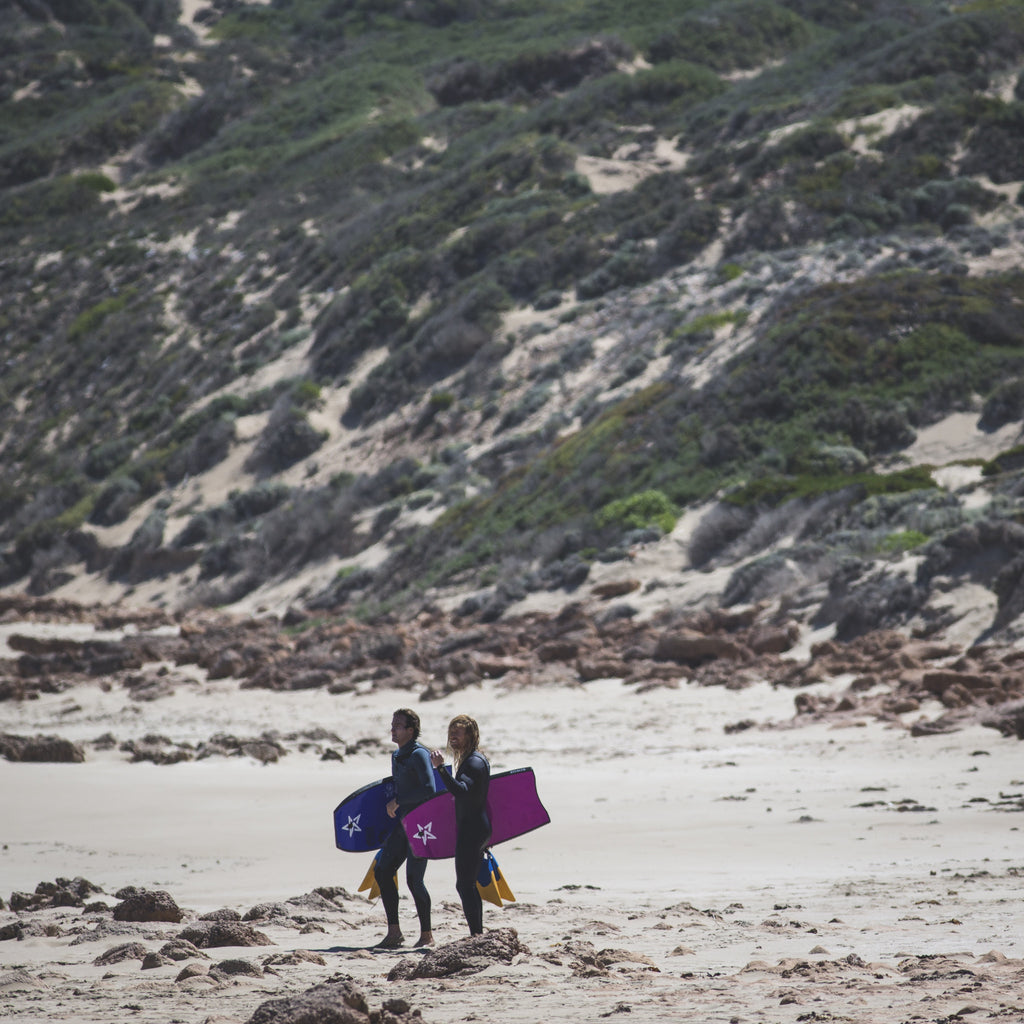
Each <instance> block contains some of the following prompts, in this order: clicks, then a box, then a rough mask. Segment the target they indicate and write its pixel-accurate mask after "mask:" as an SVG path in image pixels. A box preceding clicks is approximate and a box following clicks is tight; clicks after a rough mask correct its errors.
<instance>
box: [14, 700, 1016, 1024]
mask: <svg viewBox="0 0 1024 1024" xmlns="http://www.w3.org/2000/svg"><path fill="white" fill-rule="evenodd" d="M828 685H835V684H823V686H822V689H827V686H828ZM415 702H416V697H415V695H413V694H407V693H403V692H401V691H397V692H384V693H367V694H362V695H360V694H348V695H341V696H330V695H328V694H326V693H324V692H322V691H311V692H300V693H290V694H273V693H270V694H268V693H265V692H261V691H239V690H238V688H237V685H236V684H235V683H234V682H233V681H231V680H223V681H218V682H216V683H200V682H199V681H197V682H196V683H195V684H194V685H186V686H182V687H179V689H178V692H177V693H176V694H175V695H174V696H173V697H169V698H165V699H163V700H158V701H155V702H151V703H143V704H131V703H130V702H128V701H127V700H126V699H125V697H124V694H123V692H121V691H116V690H114V691H110V692H104V691H103V690H102V689H101V687H100V686H98V685H97V686H90V687H85V688H82V687H80V688H77V689H76V690H74V691H70V692H68V693H65V694H60V695H44V696H43V697H42V698H40V699H39V700H37V701H32V702H26V703H24V704H21V705H10V704H8V705H4V706H2V708H0V715H2V718H0V721H2V729H3V731H9V732H16V733H22V734H30V733H35V732H59V733H60V734H61V735H64V736H69V737H71V738H75V739H79V740H88V739H92V738H94V737H96V736H98V735H100V734H101V733H103V732H107V731H109V732H111V733H113V734H114V735H115V736H116V737H117V738H118V739H119V740H123V739H128V738H138V737H141V736H143V735H145V734H146V733H149V732H157V733H161V734H163V735H166V736H169V737H171V738H172V739H189V740H193V741H197V740H200V739H205V738H208V737H209V735H210V734H211V733H212V732H214V731H233V732H235V733H237V734H240V735H242V734H244V735H253V734H258V733H259V732H260V731H262V730H264V729H268V728H275V729H277V730H279V731H280V732H281V733H285V734H287V733H289V732H301V731H303V730H308V729H312V728H314V727H316V726H318V725H319V726H323V727H325V728H328V729H331V730H334V731H335V732H337V734H338V735H339V736H340V737H341V739H342V740H343V741H345V742H351V741H354V740H357V739H360V738H364V737H378V738H380V740H381V741H382V745H381V746H379V747H378V748H377V752H376V753H370V754H359V755H353V756H350V757H348V758H346V760H345V761H344V762H341V763H339V762H336V761H321V760H319V758H318V756H317V753H316V752H314V751H310V752H306V753H299V752H297V751H296V752H293V753H290V754H289V755H288V756H287V757H285V758H284V759H283V760H282V761H281V762H280V763H278V764H276V765H266V766H264V765H259V764H257V763H256V762H254V761H249V760H244V759H236V760H230V761H229V760H225V759H219V758H214V759H209V760H204V761H198V762H192V763H187V764H180V765H175V766H168V767H156V766H153V765H151V764H129V763H127V762H126V761H125V760H124V757H125V755H124V754H121V753H119V752H118V751H116V750H112V751H108V752H106V753H97V752H93V751H91V750H90V754H89V760H88V761H87V762H86V763H85V764H80V765H39V764H36V765H33V764H12V763H7V762H0V788H2V792H3V794H4V798H3V805H4V814H3V825H2V849H0V878H2V879H3V889H4V890H7V891H2V890H0V891H2V894H3V895H4V896H5V897H6V896H7V895H8V893H9V891H10V890H27V891H31V890H32V889H34V887H35V885H36V883H37V882H39V881H44V880H50V881H52V880H53V879H55V878H56V877H61V876H62V877H73V876H75V875H82V876H84V877H86V878H88V879H89V880H90V881H92V882H94V883H96V884H98V885H100V886H102V887H103V889H104V890H105V892H106V893H107V894H109V895H108V896H107V897H105V898H106V899H107V901H108V902H110V903H111V904H113V903H114V902H116V901H115V900H114V899H113V896H112V894H113V893H114V892H115V891H116V890H117V889H118V888H119V887H121V886H123V885H128V884H133V885H138V886H143V887H147V888H159V889H164V890H167V891H168V892H170V893H171V895H172V896H173V897H174V898H175V900H176V901H177V902H178V903H179V905H181V906H182V907H183V908H187V909H188V910H189V911H190V913H191V914H193V915H194V914H199V913H205V912H208V911H211V910H215V909H218V908H221V907H232V908H234V909H236V910H238V911H239V912H240V913H244V912H245V911H246V910H248V908H250V907H251V906H253V905H254V904H257V903H261V902H268V901H278V900H286V899H288V898H291V897H295V896H299V895H302V894H304V893H308V892H310V891H311V890H312V889H313V888H315V887H317V886H326V885H342V886H345V887H346V888H347V889H349V890H350V891H354V890H355V888H356V886H357V885H358V882H359V880H360V879H361V877H362V874H363V872H364V870H365V868H366V866H367V863H368V861H369V857H368V856H361V855H360V856H356V855H349V854H342V853H340V852H338V851H336V850H335V849H334V848H333V837H332V833H331V810H332V809H333V807H334V805H335V804H336V803H337V802H338V800H339V798H340V797H341V796H343V795H344V794H345V793H347V792H349V791H351V790H352V789H355V788H356V787H358V786H359V785H362V784H363V783H365V782H367V781H370V780H372V779H373V778H375V777H379V776H380V775H381V774H383V773H384V772H385V770H386V752H387V749H389V746H388V744H387V742H386V741H387V736H386V727H387V722H388V720H389V717H390V712H391V710H392V709H393V708H394V707H396V706H400V705H402V704H407V703H414V704H415ZM459 710H468V711H470V712H472V713H474V714H475V715H476V716H477V717H478V719H479V720H480V723H481V727H482V730H483V734H484V738H485V741H486V745H487V748H488V751H489V753H490V755H491V759H492V762H493V765H494V767H495V769H496V770H497V769H502V768H507V767H514V766H519V765H524V764H530V765H533V766H534V768H535V770H536V772H537V776H538V779H539V785H540V791H541V795H542V797H543V799H544V800H545V803H546V805H547V806H548V809H549V811H550V812H551V816H552V824H551V825H549V826H548V827H546V828H544V829H542V830H540V831H538V832H536V833H533V834H531V835H529V836H526V837H523V838H522V839H520V840H515V841H513V842H511V843H509V844H506V845H505V846H502V847H499V848H498V850H497V853H498V856H499V859H500V860H501V863H502V865H503V867H504V869H505V872H506V874H507V876H508V878H509V880H510V883H511V885H512V887H513V889H514V890H515V892H516V894H517V896H518V898H519V902H518V903H516V904H515V905H512V906H509V907H506V908H505V909H504V910H498V909H495V908H491V907H488V908H487V910H486V924H487V925H488V926H489V927H497V926H499V925H502V926H505V925H511V926H512V927H514V928H516V929H517V930H518V932H519V934H520V938H521V939H522V940H523V941H524V942H525V943H526V944H527V946H529V948H530V950H531V952H530V954H529V955H526V956H521V957H519V958H517V960H516V961H515V962H513V963H512V964H511V965H502V964H494V965H492V966H491V967H488V968H487V970H485V971H484V972H482V973H481V974H477V975H473V976H471V977H466V978H462V979H458V978H452V979H445V980H440V981H438V980H433V981H429V980H424V981H406V982H388V981H387V980H386V978H385V975H386V973H387V971H388V970H389V969H390V968H391V967H392V966H393V965H394V963H395V962H396V959H397V958H398V957H399V956H400V954H384V955H382V954H371V953H368V952H366V950H365V947H367V946H369V945H371V944H372V943H373V942H374V941H376V939H377V938H379V936H380V934H382V931H381V919H382V912H381V911H380V908H379V906H372V905H370V904H368V903H366V902H365V901H362V900H361V899H359V898H357V899H354V900H342V901H341V905H340V907H339V909H337V910H336V911H333V912H322V913H320V914H317V915H313V917H314V918H315V919H316V922H317V923H316V925H315V927H314V926H312V925H310V926H309V927H311V928H313V930H312V931H309V932H308V933H306V934H303V933H302V932H300V931H299V929H298V928H297V926H295V925H294V924H289V925H288V926H284V925H267V926H264V925H262V924H261V925H260V928H261V930H263V931H264V932H265V933H266V934H267V935H268V936H269V937H270V938H271V940H272V941H273V943H274V946H273V947H256V948H241V949H220V950H217V949H214V950H209V951H208V952H209V954H210V955H211V956H212V957H213V960H214V961H216V960H220V959H224V958H227V957H232V956H234V957H243V958H246V959H248V960H250V961H253V962H255V963H262V962H263V961H264V960H265V959H266V958H267V957H269V956H271V955H273V954H275V953H279V952H281V951H290V950H294V949H309V950H313V951H316V952H317V953H318V954H319V955H320V957H322V959H323V961H324V963H323V965H319V964H315V963H308V962H305V963H302V964H299V965H291V966H281V967H277V968H275V970H276V972H277V973H276V974H274V973H265V974H264V975H263V977H261V978H248V977H243V978H234V979H232V980H231V981H230V982H214V981H212V980H211V979H210V978H206V979H205V980H199V979H193V980H192V981H188V982H177V981H175V978H176V977H177V975H178V973H179V971H180V970H181V967H182V966H183V965H182V964H180V963H177V964H171V965H166V966H162V967H159V968H156V969H153V970H147V971H142V970H141V969H140V965H139V962H138V961H137V960H129V961H125V962H123V963H121V964H118V965H115V966H113V967H97V966H94V965H93V961H94V959H95V958H96V957H97V956H98V955H99V954H100V953H102V952H103V951H104V950H106V949H108V948H110V947H111V946H113V945H116V944H117V943H119V942H124V941H127V939H126V938H125V937H116V938H112V937H110V936H109V935H108V936H106V937H105V938H97V939H96V940H95V941H85V942H79V943H78V944H74V939H73V936H72V934H71V932H70V929H71V928H72V927H74V926H78V927H81V926H82V923H83V918H82V916H81V912H80V911H77V910H73V911H46V912H41V913H37V914H35V915H33V914H29V913H25V914H23V915H22V920H25V921H28V920H32V919H35V920H39V921H43V920H52V921H53V922H55V923H58V924H59V925H60V926H61V928H62V929H63V930H64V932H65V935H64V936H63V937H61V936H53V937H48V936H36V937H27V938H25V939H24V940H23V941H16V940H9V941H6V942H0V1014H3V1015H6V1016H10V1017H12V1019H16V1020H24V1021H43V1020H58V1019H59V1020H63V1021H69V1022H71V1021H94V1020H102V1021H107V1022H113V1024H120V1022H127V1021H129V1020H131V1021H140V1020H141V1021H152V1022H157V1021H160V1022H166V1021H169V1020H183V1021H244V1020H247V1019H248V1017H249V1016H250V1015H251V1013H252V1012H253V1010H254V1009H255V1008H256V1006H257V1005H259V1004H260V1003H261V1002H263V1001H264V1000H265V999H268V998H270V997H271V996H272V995H275V994H280V993H282V992H288V991H298V990H302V989H304V988H307V987H309V986H311V985H313V984H316V983H317V982H321V981H324V980H326V979H327V978H328V977H330V976H331V975H333V974H335V973H338V972H342V973H346V974H351V975H352V976H353V977H355V978H356V979H358V980H359V982H360V984H361V985H362V986H363V987H364V989H365V990H366V991H367V992H368V993H369V994H370V995H371V996H372V997H374V998H377V999H378V1005H379V1001H380V1000H382V999H384V998H388V997H389V996H393V995H401V996H402V997H403V998H406V999H407V1000H408V1001H409V1002H410V1003H411V1004H412V1005H413V1006H415V1007H418V1008H420V1009H421V1010H422V1011H423V1015H424V1019H425V1020H426V1021H428V1022H434V1024H438V1022H446V1021H460V1020H476V1021H482V1020H487V1021H514V1022H524V1024H526V1022H539V1021H592V1020H597V1019H600V1018H602V1017H603V1016H605V1015H618V1014H619V1013H626V1012H627V1010H628V1012H629V1013H630V1018H629V1019H630V1020H641V1021H648V1020H649V1021H674V1020H693V1021H698V1020H699V1021H769V1022H776V1021H779V1022H782V1021H785V1022H788V1021H797V1020H848V1021H857V1022H865V1024H867V1022H872V1024H887V1022H893V1024H896V1022H902V1021H906V1020H910V1019H917V1020H925V1021H940V1020H946V1019H947V1018H948V1017H949V1016H950V1015H951V1014H954V1013H957V1012H959V1011H961V1010H962V1009H963V1008H964V1007H965V1006H968V1005H974V1006H977V1007H980V1008H981V1010H983V1011H984V1013H982V1012H980V1011H979V1016H978V1018H975V1019H991V1018H999V1019H1005V1020H1021V1019H1024V1011H1021V1010H1019V1009H1016V1010H1012V1011H1011V1010H1010V1009H1009V1008H1010V1007H1013V1006H1018V1007H1019V1006H1020V1005H1021V1004H1022V1003H1024V1000H1022V999H1020V997H1019V996H1018V995H1017V993H1019V991H1020V989H1019V983H1020V979H1021V977H1022V976H1024V963H1022V962H1021V959H1020V958H1021V957H1022V955H1024V951H1022V942H1021V937H1020V930H1019V920H1020V915H1019V913H1018V911H1017V907H1018V905H1019V904H1018V896H1019V885H1020V876H1021V873H1024V860H1022V858H1021V855H1020V849H1021V848H1020V831H1019V829H1020V824H1021V817H1020V813H1018V812H1019V811H1020V809H1021V802H1020V794H1021V791H1022V789H1024V747H1022V746H1021V744H1020V743H1019V742H1018V741H1016V740H1008V739H1003V738H1001V737H1000V736H999V735H998V734H997V733H995V732H994V731H991V730H985V729H980V728H975V729H971V730H968V731H965V732H962V733H958V734H954V735H948V736H941V737H930V738H920V739H914V738H911V737H910V736H908V735H907V734H906V733H904V732H901V731H898V730H894V729H885V728H883V727H881V726H879V725H878V724H877V723H873V722H865V723H863V724H862V725H860V726H859V727H851V728H846V729H829V728H828V727H826V726H810V727H805V728H802V729H798V730H797V729H794V730H788V729H782V730H773V731H761V730H757V729H751V730H747V731H744V732H740V733H737V734H734V735H730V734H727V733H726V732H725V729H724V727H725V726H726V725H727V724H729V723H731V722H735V721H737V720H738V719H741V718H755V719H757V720H774V721H776V722H782V721H785V720H788V718H789V717H790V716H791V713H792V694H791V693H788V692H781V691H773V690H771V689H770V688H769V687H767V686H763V687H755V688H753V689H748V690H745V691H739V692H731V691H725V690H721V689H703V690H701V689H698V688H695V687H692V686H688V685H686V684H684V685H682V686H681V687H680V688H678V689H674V688H671V687H667V688H660V689H654V690H650V691H648V692H645V693H638V692H636V691H635V690H634V689H631V688H629V687H626V686H624V685H623V684H622V683H620V682H618V681H616V680H605V681H598V682H595V683H591V684H587V685H586V686H579V687H575V688H566V689H557V690H553V689H543V690H519V691H516V692H510V693H507V692H503V691H502V690H501V688H500V687H499V686H498V685H497V684H488V685H487V686H486V687H485V688H482V689H479V690H472V691H467V692H463V693H461V694H456V695H454V696H451V697H447V698H445V699H443V700H440V701H437V702H432V703H428V704H422V705H419V711H420V713H421V714H422V716H423V719H424V725H425V730H426V733H425V738H426V739H427V741H428V742H436V740H437V738H438V737H439V736H440V735H442V733H443V729H444V725H445V723H446V722H447V720H448V718H449V717H450V715H451V714H452V713H454V712H456V711H459ZM1015 798H1016V799H1015ZM428 882H429V884H430V887H431V890H432V893H433V896H434V903H435V925H436V932H437V936H438V939H439V940H440V941H441V942H446V941H451V940H452V939H455V938H458V937H459V936H461V935H462V933H463V927H464V926H463V922H462V919H461V914H460V910H459V907H458V905H457V902H455V900H456V897H455V893H454V878H453V871H452V866H451V862H441V863H438V864H435V865H432V866H431V867H430V869H429V871H428ZM402 913H403V920H404V922H405V925H406V932H407V934H408V933H410V932H413V931H414V926H413V920H412V911H411V904H410V902H409V901H408V900H407V899H405V900H403V909H402ZM13 919H14V915H12V914H10V913H3V914H0V927H2V926H3V924H5V923H8V922H9V921H11V920H13ZM135 927H136V928H137V929H138V932H139V936H138V937H140V938H141V940H142V941H143V943H144V945H145V946H146V947H147V948H148V949H150V950H156V949H158V948H159V947H160V946H161V945H162V944H163V941H165V939H166V938H169V937H171V936H172V935H174V934H176V932H177V931H178V930H180V929H179V926H174V925H139V926H135ZM586 943H590V944H592V948H590V947H587V946H586ZM588 949H590V953H591V954H592V953H595V952H600V951H602V950H613V951H617V952H613V953H611V954H608V956H610V957H611V961H610V962H607V961H608V956H606V957H605V958H604V959H603V960H602V959H601V958H596V959H595V958H594V957H592V956H591V957H590V961H594V962H590V961H588V959H587V957H588V953H587V950H588ZM624 952H625V953H628V954H629V955H630V956H632V957H633V959H632V960H628V959H619V960H616V959H615V958H616V957H620V956H622V955H623V954H624ZM988 954H995V955H993V956H988ZM405 955H410V954H409V953H408V951H407V952H406V954H405ZM921 958H925V959H921ZM143 996H144V998H143ZM371 1002H372V999H371ZM136 1007H137V1008H136ZM826 1013H829V1014H832V1016H825V1014H826ZM1014 1013H1016V1014H1017V1016H1014V1015H1013V1014H1014ZM808 1014H817V1015H818V1016H807V1015H808Z"/></svg>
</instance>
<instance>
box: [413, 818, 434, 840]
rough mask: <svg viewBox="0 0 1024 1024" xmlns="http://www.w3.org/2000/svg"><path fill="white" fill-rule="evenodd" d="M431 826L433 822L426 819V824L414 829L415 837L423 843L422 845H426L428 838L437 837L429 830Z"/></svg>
mask: <svg viewBox="0 0 1024 1024" xmlns="http://www.w3.org/2000/svg"><path fill="white" fill-rule="evenodd" d="M433 827H434V823H433V822H432V821H428V822H427V823H426V825H420V826H419V828H417V829H416V838H417V839H418V840H419V841H420V842H421V843H423V845H424V846H426V844H427V840H428V839H436V838H437V836H435V835H434V833H433V832H431V831H430V830H431V829H432V828H433Z"/></svg>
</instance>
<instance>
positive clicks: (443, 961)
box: [388, 928, 530, 981]
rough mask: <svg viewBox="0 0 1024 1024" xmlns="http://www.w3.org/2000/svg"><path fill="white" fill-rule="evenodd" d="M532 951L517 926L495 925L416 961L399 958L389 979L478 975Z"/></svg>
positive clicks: (433, 951) (432, 951)
mask: <svg viewBox="0 0 1024 1024" xmlns="http://www.w3.org/2000/svg"><path fill="white" fill-rule="evenodd" d="M529 952H530V951H529V950H528V949H527V948H526V947H525V946H524V945H523V944H522V943H521V942H520V941H519V934H518V933H517V932H516V930H515V928H496V929H494V930H493V931H489V932H484V934H483V935H472V936H470V937H469V938H465V939H459V940H458V941H456V942H449V943H448V944H447V945H444V946H439V947H438V948H437V949H432V950H430V952H429V953H427V954H426V956H424V957H422V958H420V959H417V960H413V959H410V958H405V959H402V960H399V962H398V963H397V964H396V965H395V966H394V967H392V968H391V971H390V972H389V973H388V981H408V980H409V979H415V978H450V977H453V976H456V975H467V974H477V973H478V972H479V971H482V970H485V969H486V968H487V967H490V966H491V965H492V964H495V963H503V964H508V963H511V962H512V961H513V959H515V957H517V956H521V955H523V954H527V953H529Z"/></svg>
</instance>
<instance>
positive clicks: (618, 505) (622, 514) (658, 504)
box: [594, 490, 677, 534]
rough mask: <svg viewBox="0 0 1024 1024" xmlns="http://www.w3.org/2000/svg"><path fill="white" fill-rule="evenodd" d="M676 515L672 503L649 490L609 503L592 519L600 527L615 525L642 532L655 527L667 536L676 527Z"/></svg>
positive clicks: (660, 493) (658, 492) (654, 491)
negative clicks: (646, 528) (649, 527)
mask: <svg viewBox="0 0 1024 1024" xmlns="http://www.w3.org/2000/svg"><path fill="white" fill-rule="evenodd" d="M676 514H677V513H676V509H675V508H674V507H673V505H672V502H671V501H669V499H668V498H667V497H666V496H665V495H664V494H663V493H662V492H661V491H657V490H650V491H642V492H641V493H639V494H632V495H630V496H629V497H628V498H620V499H618V500H617V501H610V502H609V503H608V504H607V505H605V506H604V507H602V508H600V509H599V510H598V511H597V514H596V515H595V517H594V518H595V520H596V522H597V525H598V526H601V527H604V526H611V525H616V526H620V527H622V528H623V529H626V530H642V529H644V528H645V527H648V526H656V527H657V528H658V529H659V530H661V532H662V533H666V534H667V533H671V532H672V530H673V528H674V527H675V525H676Z"/></svg>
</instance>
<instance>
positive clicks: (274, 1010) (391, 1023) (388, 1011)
mask: <svg viewBox="0 0 1024 1024" xmlns="http://www.w3.org/2000/svg"><path fill="white" fill-rule="evenodd" d="M420 1021H422V1017H421V1015H420V1012H419V1010H413V1009H412V1008H411V1007H410V1005H409V1004H408V1003H407V1002H406V1001H405V1000H404V999H387V1000H385V1001H384V1003H383V1005H382V1006H381V1008H380V1009H379V1010H371V1009H370V1006H369V1003H368V1002H367V1000H366V997H365V996H364V995H363V993H362V991H361V990H359V989H358V988H356V987H355V985H354V983H353V982H352V980H351V979H350V978H332V979H331V980H330V981H328V982H326V983H325V984H323V985H317V986H315V987H314V988H311V989H308V990H307V991H305V992H302V993H300V994H299V995H296V996H287V997H286V998H284V999H271V1000H268V1001H267V1002H265V1003H261V1004H260V1005H259V1006H258V1007H257V1008H256V1012H255V1013H254V1014H253V1015H252V1016H251V1017H250V1018H249V1020H248V1022H247V1024H314V1022H315V1024H371V1022H373V1024H413V1022H420Z"/></svg>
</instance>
